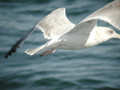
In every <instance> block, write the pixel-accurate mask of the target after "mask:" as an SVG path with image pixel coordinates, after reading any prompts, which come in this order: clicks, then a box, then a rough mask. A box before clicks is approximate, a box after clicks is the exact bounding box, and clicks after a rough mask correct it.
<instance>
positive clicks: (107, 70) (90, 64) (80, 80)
mask: <svg viewBox="0 0 120 90" xmlns="http://www.w3.org/2000/svg"><path fill="white" fill-rule="evenodd" d="M110 1H111V0H0V42H1V43H0V90H120V41H119V40H118V39H112V40H109V41H107V42H105V43H103V44H101V45H98V46H95V47H92V48H88V49H82V50H79V51H64V50H58V51H57V52H56V53H55V54H52V55H49V56H46V57H40V56H39V55H35V56H32V57H31V56H28V55H26V54H24V53H23V51H24V50H25V49H27V48H33V47H37V46H39V45H41V44H43V43H44V42H45V40H44V39H43V36H42V33H41V32H40V31H38V30H36V31H35V32H33V34H32V35H31V37H29V38H28V39H27V40H26V41H25V44H24V45H23V46H22V47H21V48H20V49H18V51H17V53H16V54H14V55H13V56H11V57H9V58H8V59H6V60H5V59H4V58H3V55H4V54H5V53H6V52H7V51H8V50H9V49H10V47H11V45H13V44H14V43H15V41H16V40H18V39H19V38H20V37H21V36H23V34H24V33H26V32H27V31H28V30H29V29H31V28H32V27H33V25H34V24H36V23H37V22H38V21H39V20H41V19H42V18H43V17H44V16H45V15H47V14H48V13H50V12H51V11H52V10H54V9H56V8H59V7H65V8H67V16H68V17H69V19H70V20H71V21H72V22H74V23H78V22H79V21H80V20H81V19H83V18H84V17H86V16H87V15H89V14H90V13H92V12H93V11H95V10H96V9H98V8H100V7H102V6H103V5H105V4H107V3H108V2H110Z"/></svg>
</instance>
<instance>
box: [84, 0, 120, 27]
mask: <svg viewBox="0 0 120 90" xmlns="http://www.w3.org/2000/svg"><path fill="white" fill-rule="evenodd" d="M91 19H100V20H103V21H106V22H108V23H110V24H111V25H113V26H114V27H116V28H117V29H120V0H114V1H113V2H111V3H109V4H107V5H105V6H104V7H103V8H101V9H98V10H97V11H95V12H94V13H92V14H91V15H89V16H88V17H87V18H85V19H84V20H83V21H88V20H91Z"/></svg>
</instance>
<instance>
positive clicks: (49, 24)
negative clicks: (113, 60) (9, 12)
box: [5, 0, 120, 57]
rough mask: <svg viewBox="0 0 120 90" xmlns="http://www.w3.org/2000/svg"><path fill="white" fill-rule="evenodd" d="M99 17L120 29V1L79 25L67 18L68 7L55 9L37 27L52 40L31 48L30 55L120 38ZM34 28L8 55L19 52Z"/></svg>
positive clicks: (108, 5) (100, 10)
mask: <svg viewBox="0 0 120 90" xmlns="http://www.w3.org/2000/svg"><path fill="white" fill-rule="evenodd" d="M98 19H100V20H103V21H105V22H108V23H109V24H111V25H113V26H114V27H116V28H117V29H120V0H115V1H113V2H111V3H109V4H107V5H105V6H104V7H103V8H101V9H99V10H97V11H96V12H94V13H93V14H91V15H90V16H88V17H87V18H85V19H83V20H82V21H81V22H80V23H79V24H77V25H75V24H73V23H72V22H70V21H69V19H68V18H67V17H66V13H65V8H58V9H56V10H54V11H53V12H51V13H50V14H49V15H48V16H46V17H45V18H43V19H42V20H41V21H40V22H39V23H38V24H37V25H36V26H35V28H38V29H40V30H41V31H42V32H43V34H44V37H45V39H48V40H49V41H48V42H47V43H45V44H44V45H42V46H40V47H37V48H34V49H28V50H26V51H25V53H26V54H28V55H34V54H36V53H39V54H40V55H42V56H44V55H47V54H50V53H53V52H55V50H56V49H65V50H78V49H81V48H86V47H91V46H95V45H97V44H100V43H102V42H104V41H107V40H109V39H111V38H119V39H120V35H119V34H117V33H116V32H115V31H114V30H112V29H110V28H107V27H101V26H97V20H98ZM33 31H34V29H32V30H31V31H30V32H29V33H28V34H27V35H25V36H24V37H22V38H21V39H20V40H19V41H18V42H17V43H16V44H15V45H13V47H12V48H11V50H10V51H9V52H8V53H7V54H6V55H5V57H8V56H9V55H11V54H12V52H15V51H16V48H17V47H18V46H19V45H20V44H21V43H22V42H23V41H24V40H25V39H26V38H27V37H28V36H29V34H31V33H32V32H33Z"/></svg>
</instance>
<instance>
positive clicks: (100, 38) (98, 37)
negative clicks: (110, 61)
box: [85, 26, 120, 47]
mask: <svg viewBox="0 0 120 90" xmlns="http://www.w3.org/2000/svg"><path fill="white" fill-rule="evenodd" d="M112 38H118V39H120V34H118V33H116V32H115V30H113V29H111V28H108V27H98V26H96V27H95V28H94V29H93V30H92V32H91V33H90V36H89V38H88V40H87V42H86V45H85V46H86V47H90V46H95V45H98V44H100V43H102V42H105V41H107V40H110V39H112Z"/></svg>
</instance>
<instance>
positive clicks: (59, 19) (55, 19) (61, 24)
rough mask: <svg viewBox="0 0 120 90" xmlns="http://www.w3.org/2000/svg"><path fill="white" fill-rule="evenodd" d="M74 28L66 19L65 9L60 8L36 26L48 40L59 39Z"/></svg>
mask: <svg viewBox="0 0 120 90" xmlns="http://www.w3.org/2000/svg"><path fill="white" fill-rule="evenodd" d="M74 26H75V25H74V24H73V23H71V22H70V21H69V20H68V18H67V17H66V14H65V8H58V9H56V10H54V11H52V12H51V13H50V14H49V15H48V16H46V17H45V18H43V19H42V20H41V21H40V22H39V23H38V24H37V25H36V27H37V28H39V29H40V30H41V31H42V32H43V33H44V37H45V38H46V39H53V38H56V37H59V36H61V35H63V34H64V33H66V32H68V31H69V30H71V29H72V28H73V27H74Z"/></svg>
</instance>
